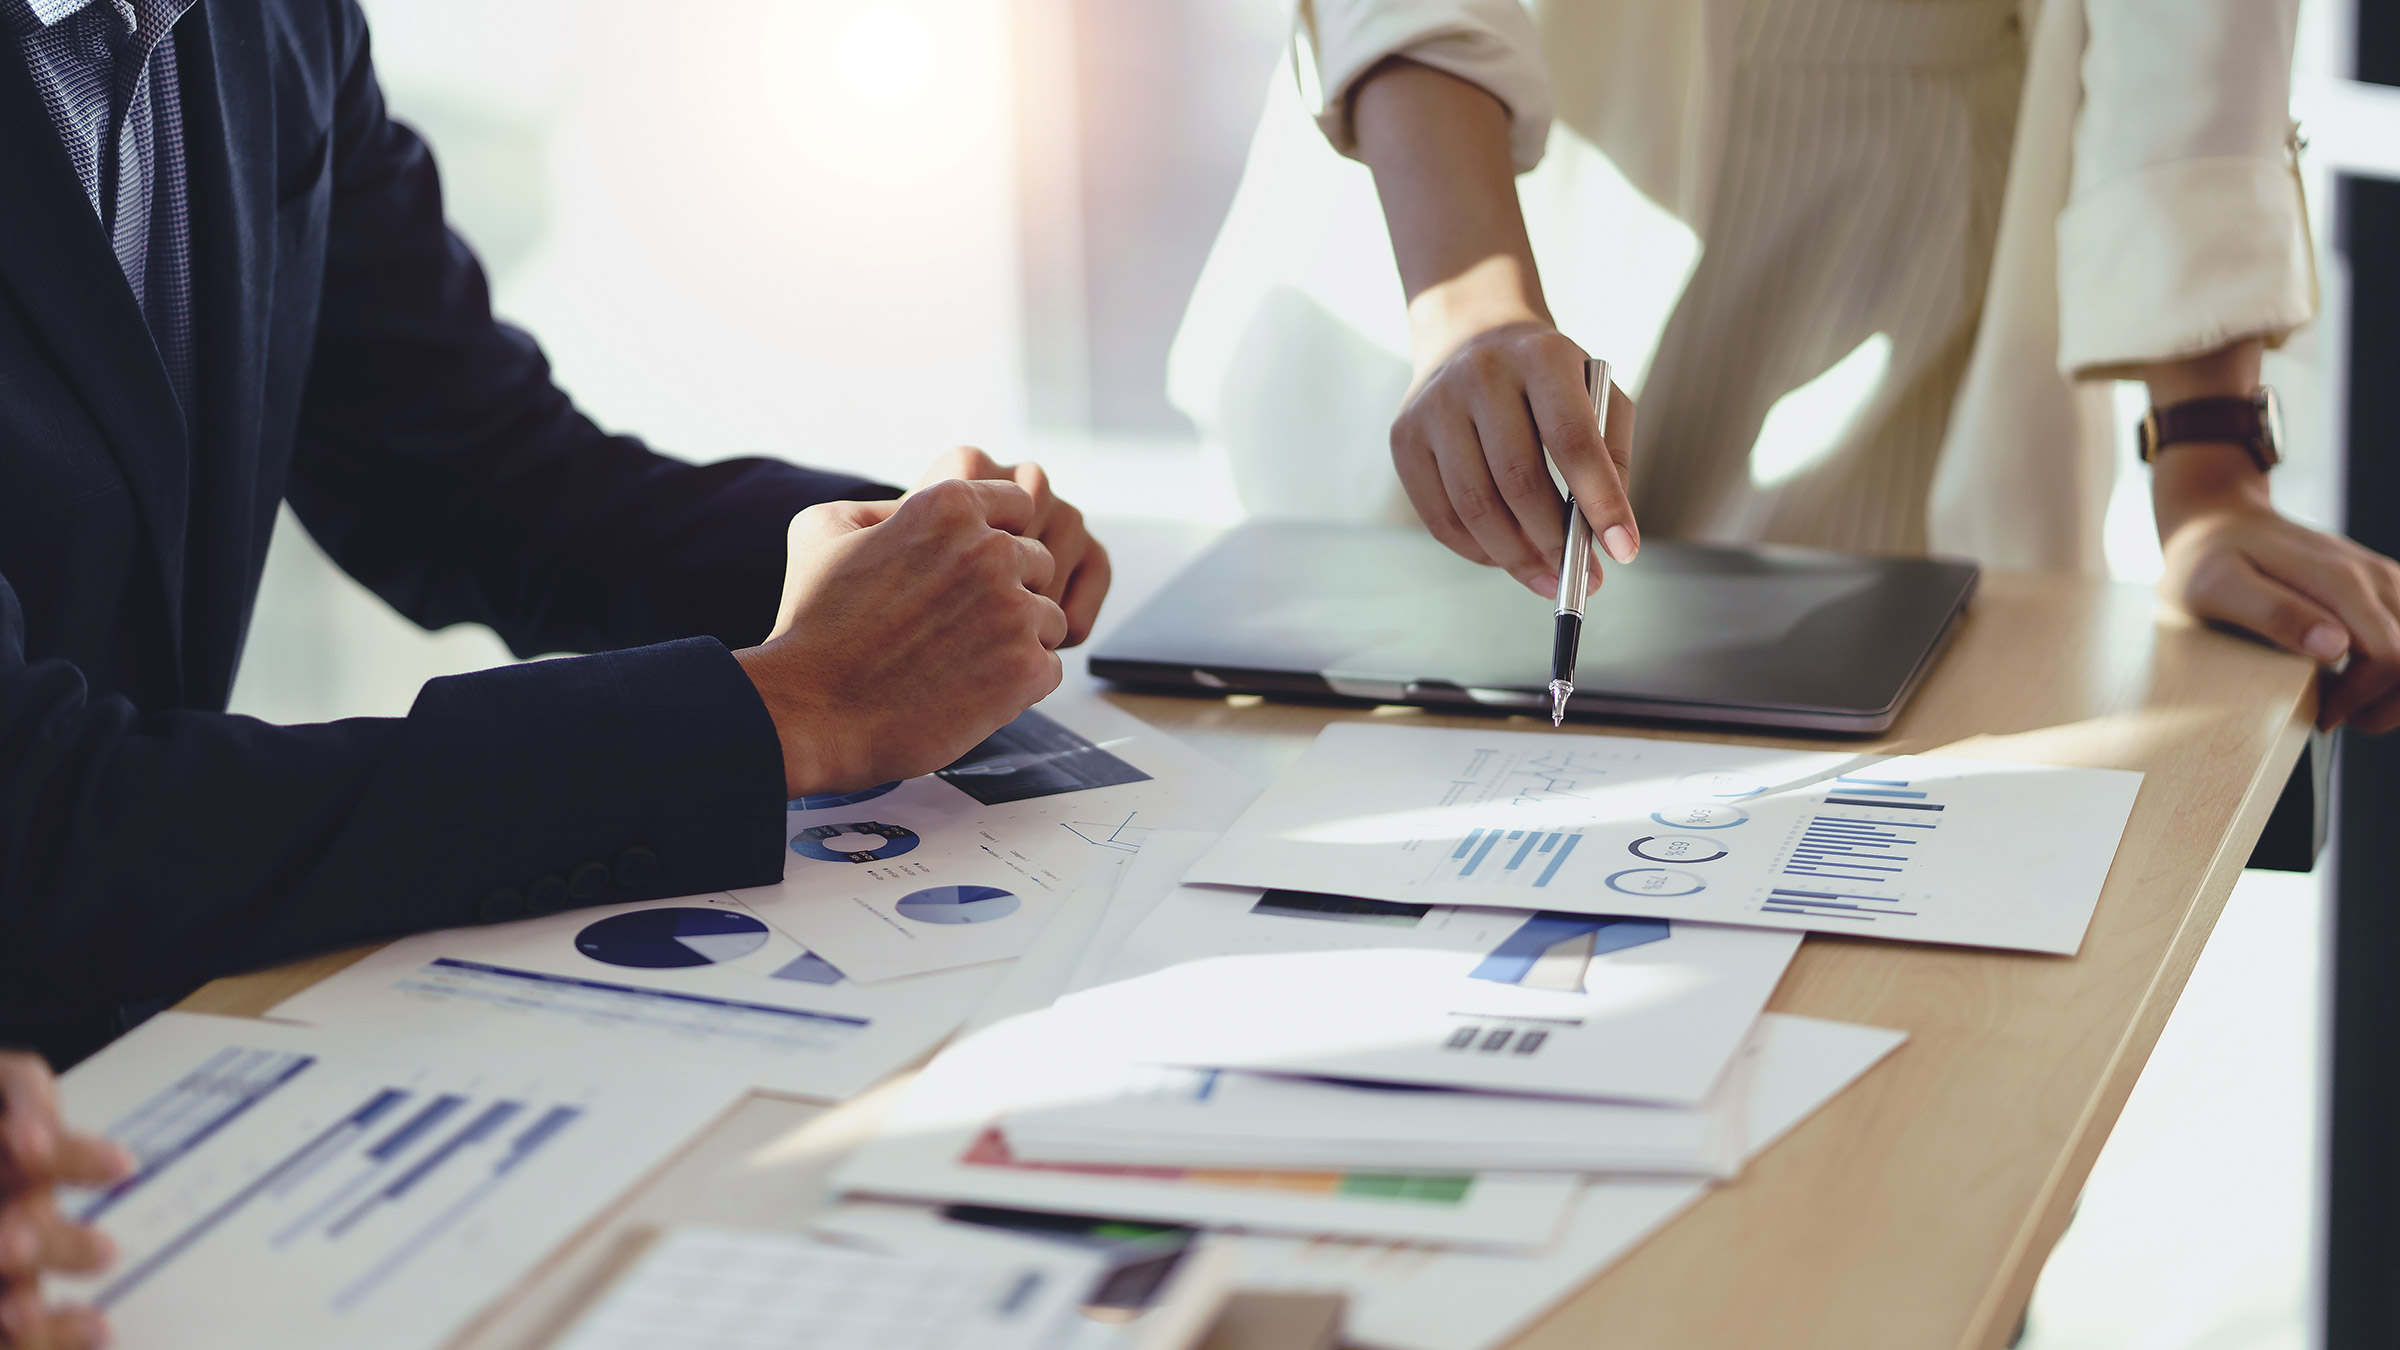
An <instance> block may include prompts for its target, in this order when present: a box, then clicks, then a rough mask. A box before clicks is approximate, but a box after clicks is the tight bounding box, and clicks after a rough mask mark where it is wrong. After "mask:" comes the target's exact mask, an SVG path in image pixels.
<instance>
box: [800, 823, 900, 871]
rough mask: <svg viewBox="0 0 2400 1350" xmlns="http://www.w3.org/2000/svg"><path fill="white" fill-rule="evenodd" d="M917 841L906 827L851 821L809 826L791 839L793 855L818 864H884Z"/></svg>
mask: <svg viewBox="0 0 2400 1350" xmlns="http://www.w3.org/2000/svg"><path fill="white" fill-rule="evenodd" d="M835 841H839V842H838V843H837V842H835ZM918 842H919V840H918V838H917V832H916V831H915V830H912V829H910V828H908V827H907V826H905V825H886V824H884V823H883V822H882V821H880V820H854V821H849V822H847V823H845V824H841V825H811V826H809V827H808V828H807V829H805V830H802V831H801V832H800V833H798V834H796V835H793V836H792V852H794V853H797V854H799V855H800V856H801V857H803V858H814V859H816V860H817V861H819V862H848V863H871V862H885V861H888V860H890V859H893V858H897V857H899V856H900V855H901V854H903V853H906V852H908V851H909V850H910V849H913V848H915V847H916V846H917V844H918Z"/></svg>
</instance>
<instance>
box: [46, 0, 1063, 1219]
mask: <svg viewBox="0 0 2400 1350" xmlns="http://www.w3.org/2000/svg"><path fill="white" fill-rule="evenodd" d="M760 224H761V227H762V228H771V222H761V223H760ZM934 478H935V479H936V480H938V481H933V482H930V483H929V484H927V485H924V486H923V487H922V488H921V490H919V491H916V492H912V493H910V494H908V495H906V496H905V497H903V496H902V494H901V493H900V492H899V491H898V490H897V489H895V488H889V487H882V486H878V485H875V484H872V483H868V482H865V481H862V480H860V479H856V478H849V477H844V476H840V475H836V474H830V473H820V472H815V471H811V470H806V469H799V468H794V467H791V466H788V465H784V464H780V463H774V462H768V461H761V460H735V461H729V462H725V463H719V464H714V465H710V466H707V467H695V466H693V465H690V464H685V463H681V462H678V461H675V460H672V459H668V458H666V457H663V456H660V455H657V454H654V453H652V452H651V451H650V450H648V449H646V448H645V447H644V446H642V445H641V444H640V443H639V442H637V441H635V440H632V439H631V438H628V437H623V436H613V435H609V434H606V433H604V432H602V431H601V430H599V429H598V428H597V427H595V426H594V425H593V424H592V423H591V422H590V421H588V420H586V419H585V418H584V417H583V416H582V415H581V414H579V413H578V412H577V411H576V410H575V408H574V406H573V405H572V403H570V402H569V400H568V399H567V397H566V396H565V395H564V394H563V393H562V392H560V390H559V389H558V388H557V387H556V386H555V385H554V384H553V383H552V382H551V379H550V375H549V368H548V366H547V364H546V363H545V362H544V360H543V358H542V355H541V352H540V351H539V350H538V349H537V348H536V347H535V345H534V343H533V342H532V340H531V339H530V338H528V337H527V336H526V335H525V334H523V333H520V332H518V331H516V330H514V329H511V328H509V327H507V326H505V325H502V324H500V323H498V322H496V321H495V320H494V319H493V317H492V314H491V310H490V305H489V301H488V297H487V294H486V288H485V284H484V278H483V274H482V272H481V270H480V269H479V268H478V267H477V265H476V262H475V260H474V258H473V257H472V256H471V255H470V254H469V252H468V250H467V249H466V247H465V245H464V244H462V243H461V242H460V240H459V239H458V237H457V236H456V235H454V234H451V233H450V232H449V231H448V230H447V229H446V228H445V227H444V225H443V218H442V204H441V194H440V188H439V185H438V183H437V181H436V178H435V173H434V166H433V163H432V160H431V158H430V157H429V156H428V154H427V152H426V149H425V146H424V144H423V143H422V142H421V141H419V140H418V138H417V137H416V136H415V135H414V134H413V133H412V132H410V131H409V130H408V129H407V128H406V127H404V126H401V125H400V124H398V123H396V122H394V121H392V120H391V119H390V117H389V116H388V115H387V113H386V110H385V108H384V104H383V100H382V95H381V93H380V91H379V89H378V87H377V85H376V81H375V75H374V71H373V68H372V65H371V64H370V61H369V58H368V42H367V31H366V25H365V21H364V18H363V16H362V15H361V14H360V12H359V10H358V9H357V7H356V5H355V4H354V3H351V2H350V0H90V2H89V3H86V2H85V0H0V1044H7V1043H15V1044H20V1045H32V1046H35V1047H38V1048H40V1049H42V1050H43V1051H45V1052H46V1053H47V1054H48V1055H49V1056H50V1057H51V1059H52V1061H53V1062H54V1063H63V1062H65V1061H67V1060H69V1059H72V1058H74V1057H76V1056H78V1055H80V1054H82V1053H85V1052H87V1051H88V1050H89V1049H90V1048H92V1047H93V1046H95V1045H97V1044H98V1043H100V1042H101V1041H103V1040H105V1039H106V1038H107V1037H108V1036H109V1035H111V1034H114V1033H115V1032H116V1031H117V1030H120V1029H121V1028H122V1026H123V1025H124V1021H125V1018H126V1014H125V1013H124V1012H123V1011H122V1010H124V1009H126V1008H128V1007H138V1006H140V1005H144V1004H154V1003H155V1002H156V1001H157V1000H161V999H166V998H171V997H174V996H175V995H177V994H178V993H180V992H181V991H183V990H186V989H188V988H190V987H192V986H193V985H194V984H195V983H197V982H199V981H202V980H205V979H207V978H210V977H211V976H214V975H218V974H222V973H225V972H228V971H232V970H237V969H242V968H246V967H253V966H257V965H260V964H263V963H268V962H273V961H278V960H282V959H284V958H287V957H291V956H295V955H298V954H300V953H304V952H308V951H312V950H318V949H323V948H327V947H331V946H336V945H339V944H343V943H350V942H356V941H361V940H365V939H370V938H376V937H383V936H388V935H392V934H396V933H400V932H404V931H409V930H418V929H427V928H437V927H444V926H450V925H457V924H468V923H477V922H496V921H500V920H506V919H512V918H517V917H520V916H524V915H529V914H542V913H548V912H551V911H554V910H558V909H561V908H565V907H567V906H571V905H584V904H593V903H600V902H617V901H627V900H639V899H645V898H652V897H660V896H670V895H682V894H688V893H692V892H698V891H714V890H722V889H726V888H730V887H739V886H751V885H759V884H763V883H768V882H772V881H773V880H775V879H776V877H778V876H779V875H780V868H781V856H782V845H783V837H782V831H783V824H782V821H783V807H782V803H783V800H784V798H785V797H786V796H788V795H796V794H798V793H801V792H816V791H830V790H838V789H845V788H855V787H860V786H864V785H867V784H870V783H874V782H879V781H884V780H887V779H892V778H898V777H904V776H910V775H914V774H918V773H924V772H927V771H930V770H932V769H934V768H937V767H939V766H941V765H942V764H944V763H947V762H948V761H949V760H950V759H952V758H954V757H956V756H957V755H958V754H961V753H963V752H964V751H965V750H967V749H968V748H969V747H971V746H972V745H974V744H975V743H976V742H977V741H978V740H979V739H981V738H982V737H983V736H985V735H986V734H988V733H989V732H991V731H992V730H993V729H995V728H996V727H998V726H999V725H1001V724H1003V723H1005V722H1006V721H1008V720H1009V719H1010V718H1011V717H1013V716H1015V715H1016V714H1017V713H1018V712H1019V711H1021V710H1022V709H1023V708H1025V707H1026V706H1027V705H1028V704H1030V703H1031V702H1033V701H1034V700H1036V699H1038V698H1039V697H1041V696H1042V695H1043V694H1045V693H1047V692H1048V691H1049V690H1050V689H1051V688H1053V687H1055V686H1056V684H1057V681H1058V678H1059V669H1060V667H1059V658H1058V656H1057V655H1056V652H1055V650H1054V649H1055V648H1057V647H1058V646H1060V645H1062V644H1064V643H1069V642H1073V641H1080V640H1081V638H1082V636H1083V634H1084V633H1085V632H1086V631H1088V629H1089V626H1090V623H1091V619H1092V617H1093V614H1094V613H1095V612H1096V611H1097V609H1098V606H1099V603H1100V599H1101V596H1102V594H1103V593H1104V592H1105V590H1106V588H1107V580H1108V568H1107V560H1106V556H1105V554H1104V553H1103V552H1102V551H1101V550H1100V549H1099V547H1098V546H1097V545H1096V544H1094V543H1093V542H1092V541H1091V539H1090V538H1089V536H1088V534H1086V533H1085V531H1084V529H1083V525H1082V522H1081V519H1080V517H1079V516H1078V515H1077V514H1076V513H1075V511H1074V509H1073V508H1072V507H1069V506H1067V505H1065V504H1064V503H1061V502H1058V501H1056V500H1055V499H1054V498H1052V497H1051V496H1050V494H1049V491H1048V489H1047V487H1046V485H1045V484H1044V483H1043V481H1042V479H1041V476H1040V473H1039V471H1038V470H1035V469H1032V468H1031V467H1030V466H1027V467H1026V468H1024V469H1021V470H1012V469H1007V468H1004V467H1002V466H998V465H995V464H993V463H991V461H989V460H988V459H986V458H984V457H983V456H982V455H980V454H979V453H974V452H958V453H955V454H954V455H953V456H951V457H950V459H948V460H947V461H946V462H945V463H944V464H943V465H940V466H937V471H936V473H935V475H934ZM282 501H289V502H290V503H291V505H292V506H293V508H294V509H295V510H296V511H297V513H298V514H299V517H300V519H301V521H302V522H303V523H304V524H305V525H306V526H307V527H308V529H309V531H310V533H311V534H312V535H313V536H314V537H315V539H316V540H317V542H318V543H319V544H321V545H322V546H323V547H324V549H325V551H326V552H327V553H329V554H330V555H332V557H333V558H334V560H335V561H336V562H338V563H339V564H340V565H341V566H342V567H343V568H344V569H345V570H346V571H348V572H349V573H350V575H352V576H353V577H356V578H358V579H359V580H360V581H361V582H363V583H365V584H366V585H367V586H369V587H371V588H372V589H374V590H375V592H376V593H377V594H379V595H381V596H382V597H383V598H384V599H385V600H387V601H388V602H390V603H391V604H392V605H393V606H394V607H395V608H396V609H398V610H399V611H401V612H402V613H404V614H406V615H408V616H409V617H410V618H412V619H414V620H416V621H417V622H419V623H421V624H424V625H426V626H429V627H438V626H442V625H446V624H451V623H458V622H462V621H472V622H479V623H484V624H488V625H490V626H491V627H492V628H493V629H494V630H496V631H497V632H498V633H499V634H500V635H501V636H502V637H503V638H504V639H506V641H507V642H508V644H509V647H510V649H511V650H513V651H515V652H517V653H518V654H520V655H533V654H537V653H544V652H561V651H579V652H591V653H599V654H597V655H589V656H583V657H577V658H571V659H561V660H554V661H546V662H540V663H536V664H531V665H523V666H513V667H508V668H504V669H498V670H491V671H485V672H481V673H478V674H473V675H464V676H458V677H454V678H450V679H443V680H436V681H433V682H431V683H429V684H428V685H426V687H425V689H424V691H423V692H422V694H420V696H419V697H418V699H417V702H416V705H415V707H414V708H413V709H412V711H411V712H410V714H409V715H408V716H407V717H405V718H401V719H358V720H351V721H343V722H334V723H328V724H324V725H316V726H294V727H278V726H269V725H265V724H262V723H260V722H257V721H255V720H252V719H249V718H243V717H235V716H229V715H227V714H226V713H225V711H224V708H225V702H226V697H227V693H228V691H229V690H230V688H231V686H232V683H233V676H234V669H235V665H236V663H237V661H238V659H239V657H240V653H241V648H242V642H243V637H244V633H245V630H246V628H247V625H248V621H249V616H250V610H251V606H252V604H253V602H254V600H255V598H256V594H257V590H258V583H259V573H260V568H261V566H262V564H263V562H264V560H265V557H266V552H267V542H268V535H269V530H270V527H271V525H272V523H273V521H274V518H275V514H276V510H277V504H278V503H279V502H282ZM795 517H797V518H796V519H795ZM779 586H780V587H781V592H782V598H781V604H780V610H779V607H778V599H777V596H778V587H779ZM4 1236H5V1235H0V1237H4Z"/></svg>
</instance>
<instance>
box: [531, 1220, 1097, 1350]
mask: <svg viewBox="0 0 2400 1350" xmlns="http://www.w3.org/2000/svg"><path fill="white" fill-rule="evenodd" d="M1100 1270H1101V1263H1100V1262H1098V1261H1097V1260H1082V1261H1078V1260H1076V1259H1074V1257H1073V1256H1072V1254H1070V1253H1067V1252H1065V1251H1060V1252H1058V1253H1057V1254H1055V1255H1050V1254H1045V1255H1044V1256H1043V1257H1041V1258H1039V1259H1036V1258H1034V1257H1031V1256H1025V1257H1019V1258H1016V1259H1013V1260H1007V1261H973V1260H964V1259H959V1258H956V1257H944V1256H893V1255H885V1254H882V1253H878V1252H863V1251H857V1250H854V1249H851V1248H847V1247H837V1246H831V1245H828V1244H826V1243H824V1242H820V1241H817V1240H814V1239H811V1238H808V1237H803V1236H799V1235H796V1234H788V1233H762V1232H740V1231H734V1230H731V1229H720V1228H678V1229H675V1230H673V1231H671V1232H669V1233H667V1234H666V1235H665V1236H664V1237H662V1238H660V1239H659V1241H658V1243H657V1245H656V1246H654V1247H652V1248H651V1249H650V1250H649V1251H648V1252H647V1253H645V1254H644V1255H643V1257H642V1258H641V1260H640V1261H638V1262H637V1263H635V1265H634V1266H633V1268H632V1269H631V1270H629V1271H627V1272H626V1274H625V1275H624V1277H623V1278H621V1279H620V1280H618V1281H617V1283H616V1284H615V1285H613V1286H611V1287H610V1289H609V1290H608V1292H606V1293H605V1294H603V1295H601V1297H600V1298H599V1300H598V1301H597V1302H595V1303H594V1304H593V1305H592V1308H591V1311H590V1312H588V1313H586V1314H585V1315H584V1317H583V1318H582V1320H581V1321H579V1322H578V1323H577V1324H576V1325H575V1326H574V1328H573V1329H571V1330H570V1331H569V1332H568V1333H567V1335H566V1336H565V1337H564V1338H562V1339H561V1340H560V1341H559V1342H558V1343H557V1347H556V1350H1056V1348H1059V1347H1067V1346H1080V1345H1082V1344H1084V1341H1083V1340H1082V1339H1081V1336H1080V1333H1081V1332H1082V1331H1083V1329H1084V1326H1085V1319H1084V1318H1083V1316H1082V1313H1081V1305H1082V1302H1083V1298H1084V1295H1085V1294H1086V1293H1087V1292H1088V1291H1089V1290H1090V1289H1091V1287H1092V1284H1093V1282H1094V1280H1095V1278H1096V1277H1097V1276H1098V1274H1099V1273H1100Z"/></svg>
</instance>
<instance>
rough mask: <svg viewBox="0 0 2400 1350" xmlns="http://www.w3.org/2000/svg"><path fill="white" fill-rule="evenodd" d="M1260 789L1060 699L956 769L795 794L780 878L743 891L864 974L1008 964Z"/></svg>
mask: <svg viewBox="0 0 2400 1350" xmlns="http://www.w3.org/2000/svg"><path fill="white" fill-rule="evenodd" d="M1249 797H1250V793H1249V791H1248V789H1247V788H1245V787H1244V786H1243V785H1242V783H1241V781H1240V780H1239V779H1237V778H1236V777H1234V775H1233V774H1232V773H1231V772H1230V771H1229V770H1227V769H1224V768H1222V767H1220V766H1218V765H1217V764H1215V763H1214V762H1213V761H1210V760H1208V759H1207V758H1205V757H1204V756H1201V755H1200V754H1198V753H1196V752H1195V751H1192V750H1190V749H1188V748H1186V747H1185V746H1183V745H1182V744H1181V743H1180V742H1178V741H1176V740H1175V739H1174V738H1173V737H1170V736H1168V735H1166V734H1165V733H1164V732H1160V731H1157V730H1154V729H1153V728H1151V727H1149V726H1148V725H1146V724H1144V723H1143V722H1141V721H1139V720H1138V719H1135V718H1132V717H1129V716H1127V715H1126V714H1124V713H1121V712H1119V711H1117V710H1116V709H1115V708H1114V707H1112V706H1110V705H1109V704H1108V703H1106V702H1105V701H1103V700H1100V699H1096V698H1093V699H1073V700H1053V701H1051V702H1046V703H1043V704H1041V705H1040V706H1037V707H1035V708H1032V709H1029V710H1027V711H1026V712H1024V713H1023V714H1020V715H1019V716H1018V718H1017V719H1016V720H1015V721H1014V722H1011V723H1009V724H1008V725H1007V726H1005V727H1003V728H1001V729H1000V730H999V731H998V732H995V733H994V734H993V735H992V736H991V737H990V738H989V739H988V740H986V741H984V742H983V743H982V744H981V745H979V746H977V747H976V748H975V749H974V750H971V751H969V752H968V753H967V755H966V756H965V757H964V758H962V759H960V760H959V761H958V762H957V763H955V764H952V765H951V766H950V767H948V768H946V769H942V770H939V771H937V772H935V773H931V774H927V775H926V776H924V777H922V778H913V779H909V780H907V781H905V782H896V783H885V784H881V785H879V786H876V787H870V788H866V789H862V790H860V791H857V792H846V793H836V794H828V795H825V796H811V797H798V798H794V799H793V800H792V801H791V802H789V803H787V805H786V811H785V829H784V833H785V850H784V869H783V880H782V881H781V882H779V883H777V884H776V885H773V886H759V887H753V888H749V889H745V890H739V891H736V892H734V895H735V896H736V898H738V899H739V900H741V902H742V903H743V904H745V905H748V906H749V907H750V908H751V909H753V910H755V911H757V913H758V914H759V915H760V917H762V918H764V919H766V920H767V922H769V923H772V924H774V925H775V926H776V927H778V928H781V929H782V930H784V931H785V932H786V933H789V934H790V935H791V936H792V937H793V938H794V939H796V940H797V941H799V942H800V943H801V944H802V945H803V946H805V947H807V948H808V949H809V950H811V951H813V952H815V953H817V954H818V955H819V956H822V957H824V958H825V959H826V960H827V961H830V962H831V963H833V964H834V965H835V966H836V967H838V968H840V970H841V971H842V973H843V974H845V975H847V976H848V977H850V978H851V979H853V980H859V981H864V982H873V981H877V980H889V979H896V978H898V977H901V976H905V975H916V974H922V973H924V972H926V971H930V970H947V969H950V968H953V967H957V966H966V965H977V964H981V963H984V962H990V961H1004V960H1007V959H1009V958H1011V957H1014V956H1016V955H1018V954H1020V953H1022V952H1023V951H1024V950H1025V949H1026V948H1027V947H1028V946H1030V945H1031V944H1032V942H1033V940H1034V938H1035V937H1036V936H1037V935H1039V934H1040V932H1041V931H1042V928H1043V926H1044V925H1045V924H1047V923H1048V922H1049V920H1050V917H1051V916H1052V915H1053V914H1054V913H1056V912H1057V911H1058V909H1059V907H1060V906H1061V905H1062V904H1063V903H1064V902H1065V900H1066V897H1068V896H1069V895H1072V894H1074V893H1075V892H1076V891H1078V890H1080V889H1082V888H1083V887H1086V886H1095V887H1098V888H1100V889H1102V890H1105V889H1106V888H1107V886H1108V885H1109V884H1110V883H1111V882H1112V881H1113V879H1114V876H1115V872H1116V869H1117V867H1118V865H1119V864H1121V863H1123V862H1124V861H1125V860H1126V859H1127V858H1129V857H1131V856H1133V854H1135V853H1136V852H1138V851H1139V850H1140V848H1141V845H1142V840H1143V839H1144V838H1146V837H1147V836H1148V834H1149V832H1150V831H1151V830H1152V829H1155V828H1164V827H1177V828H1185V829H1189V828H1195V827H1205V828H1222V827H1223V826H1224V824H1225V823H1226V822H1227V821H1228V820H1230V819H1231V818H1232V816H1233V814H1234V813H1235V812H1236V811H1238V810H1239V809H1240V807H1241V805H1242V804H1243V803H1245V802H1246V801H1248V800H1249Z"/></svg>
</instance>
